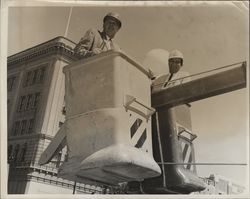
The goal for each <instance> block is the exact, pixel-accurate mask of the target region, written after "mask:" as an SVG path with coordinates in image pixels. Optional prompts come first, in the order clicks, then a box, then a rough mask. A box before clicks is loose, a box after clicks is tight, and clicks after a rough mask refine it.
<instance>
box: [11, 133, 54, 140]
mask: <svg viewBox="0 0 250 199" xmlns="http://www.w3.org/2000/svg"><path fill="white" fill-rule="evenodd" d="M53 137H54V136H51V135H47V134H43V133H36V134H29V135H20V136H8V141H17V140H24V139H32V138H37V139H47V140H52V139H53Z"/></svg>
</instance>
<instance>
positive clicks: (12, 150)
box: [8, 143, 28, 162]
mask: <svg viewBox="0 0 250 199" xmlns="http://www.w3.org/2000/svg"><path fill="white" fill-rule="evenodd" d="M27 147H28V145H27V143H24V144H23V145H22V146H20V145H19V144H17V145H16V146H15V147H13V146H12V145H9V146H8V161H9V162H17V161H18V162H24V161H25V155H26V152H27Z"/></svg>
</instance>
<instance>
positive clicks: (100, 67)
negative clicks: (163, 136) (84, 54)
mask: <svg viewBox="0 0 250 199" xmlns="http://www.w3.org/2000/svg"><path fill="white" fill-rule="evenodd" d="M64 73H65V84H66V88H65V104H66V121H65V123H64V124H63V126H62V128H63V130H61V131H65V133H66V142H67V146H68V155H69V158H68V162H65V163H63V165H62V167H61V168H60V170H59V176H61V177H63V178H67V179H69V180H74V181H80V182H88V181H89V180H90V181H96V182H101V183H104V184H105V183H106V184H118V183H120V182H128V181H135V180H136V181H142V180H143V179H145V178H151V177H155V176H158V175H160V174H161V170H160V168H159V166H158V164H157V163H156V162H155V161H154V159H153V155H152V144H151V143H152V135H151V115H152V114H153V113H154V109H153V108H151V93H150V84H151V81H150V74H149V73H148V71H147V70H146V69H144V68H143V67H142V66H141V65H139V64H138V63H136V62H135V61H134V60H132V59H131V58H129V57H128V56H127V55H125V54H124V53H121V52H115V51H109V52H106V53H102V54H100V55H97V56H94V57H91V58H88V59H84V60H80V61H78V62H75V63H73V64H71V65H68V66H66V67H65V68H64ZM88 183H89V182H88Z"/></svg>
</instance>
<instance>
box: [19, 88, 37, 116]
mask: <svg viewBox="0 0 250 199" xmlns="http://www.w3.org/2000/svg"><path fill="white" fill-rule="evenodd" d="M40 96H41V94H40V92H38V93H33V94H28V95H23V96H21V97H20V100H19V105H18V108H17V111H19V112H20V111H27V110H31V109H36V108H37V106H38V103H39V100H40Z"/></svg>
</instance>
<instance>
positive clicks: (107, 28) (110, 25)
mask: <svg viewBox="0 0 250 199" xmlns="http://www.w3.org/2000/svg"><path fill="white" fill-rule="evenodd" d="M118 30H119V25H118V23H117V22H116V21H115V19H112V18H108V19H106V20H105V22H104V24H103V31H104V32H105V33H106V34H107V35H108V36H109V37H110V39H112V38H114V36H115V34H116V33H117V32H118Z"/></svg>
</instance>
